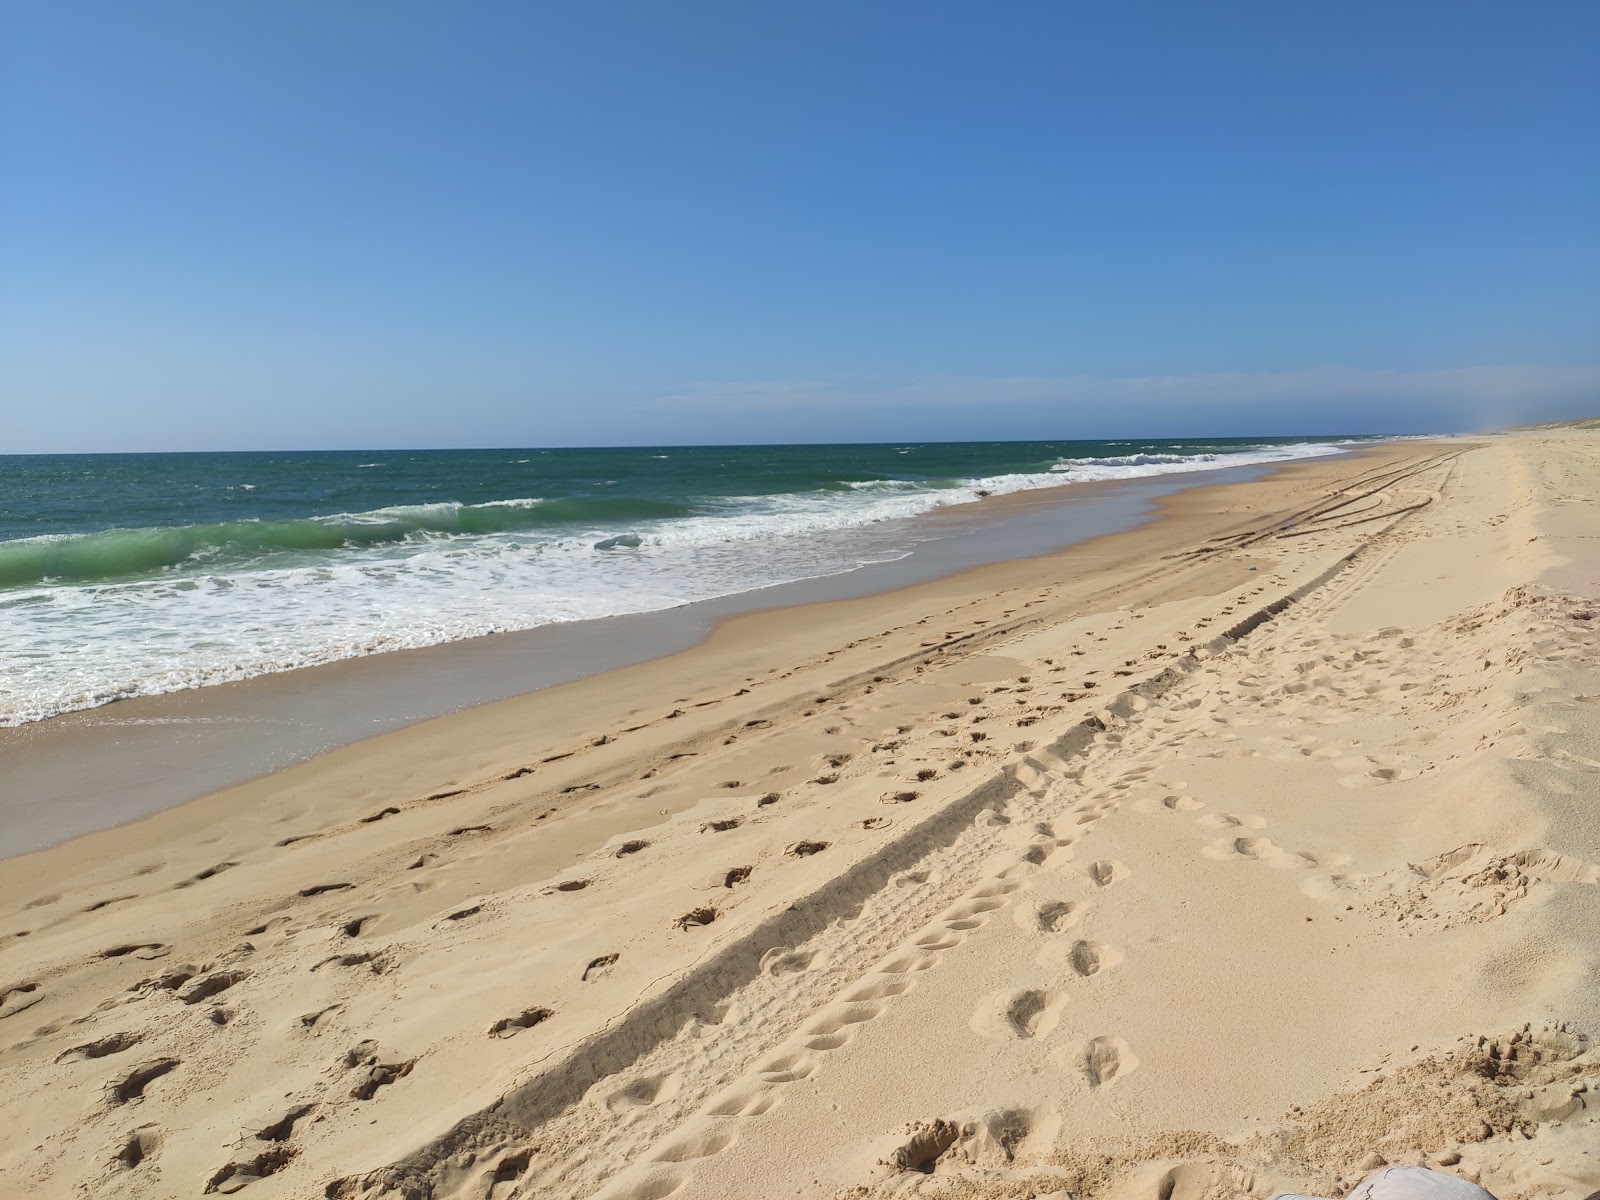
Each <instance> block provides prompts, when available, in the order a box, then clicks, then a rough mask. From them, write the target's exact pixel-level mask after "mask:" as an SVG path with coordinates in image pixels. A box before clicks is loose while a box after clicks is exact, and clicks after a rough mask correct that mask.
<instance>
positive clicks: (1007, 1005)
mask: <svg viewBox="0 0 1600 1200" xmlns="http://www.w3.org/2000/svg"><path fill="white" fill-rule="evenodd" d="M1066 1002H1067V997H1066V995H1065V994H1064V993H1062V992H1057V991H1053V990H1050V989H1047V988H1021V989H1007V990H1005V991H1000V992H994V993H991V994H990V995H988V996H986V997H984V999H983V1001H982V1002H981V1003H980V1004H979V1005H978V1008H977V1010H976V1011H975V1012H974V1013H973V1014H972V1020H971V1021H970V1022H969V1024H970V1026H971V1028H972V1031H973V1032H974V1033H977V1034H981V1035H982V1036H984V1037H994V1038H1039V1037H1045V1036H1046V1035H1048V1034H1049V1033H1050V1031H1051V1030H1052V1029H1054V1028H1055V1027H1056V1022H1057V1021H1058V1020H1059V1019H1060V1014H1061V1009H1062V1008H1063V1007H1064V1006H1065V1005H1066Z"/></svg>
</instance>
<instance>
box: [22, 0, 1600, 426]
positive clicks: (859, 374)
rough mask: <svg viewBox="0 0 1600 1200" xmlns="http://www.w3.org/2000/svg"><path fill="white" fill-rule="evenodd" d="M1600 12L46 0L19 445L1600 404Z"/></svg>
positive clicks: (29, 7) (1156, 419) (1395, 415)
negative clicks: (89, 0) (48, 0)
mask: <svg viewBox="0 0 1600 1200" xmlns="http://www.w3.org/2000/svg"><path fill="white" fill-rule="evenodd" d="M1597 61H1600V4H1596V3H1592V2H1590V0H1576V2H1573V3H1560V2H1541V0H1507V2H1504V3H1475V2H1471V0H1436V2H1433V3H1419V2H1406V0H1385V2H1382V3H1364V2H1354V3H1351V2H1334V0H1328V2H1326V3H1283V2H1282V0H1271V2H1260V3H1255V2H1238V3H1221V2H1214V3H1208V2H1204V0H1181V2H1173V3H1165V4H1151V3H1116V4H1105V3H1093V4H1090V3H1065V2H1063V0H1047V2H1040V3H1031V2H1011V3H1007V2H998V0H997V2H984V3H977V2H974V3H942V2H939V0H919V2H917V3H887V2H872V0H852V2H850V3H827V2H809V3H799V4H796V3H788V4H776V3H764V2H762V0H727V2H717V3H709V2H696V0H684V2H679V3H660V2H650V3H634V4H617V3H608V2H606V0H574V2H567V3H560V4H537V3H450V4H446V3H442V2H440V3H427V4H425V3H410V2H406V0H381V2H371V3H361V2H354V0H341V2H339V3H327V2H325V0H316V2H306V0H272V2H271V3H266V2H249V0H244V2H237V3H232V2H230V3H222V4H218V3H212V2H210V0H207V2H204V3H202V2H200V0H195V2H192V3H163V2H160V0H149V2H143V3H137V4H130V3H123V2H121V0H117V2H114V3H82V2H76V0H52V2H51V3H48V4H45V3H33V2H26V0H3V2H0V452H3V451H7V450H13V451H47V450H103V449H111V450H115V449H129V450H142V449H162V448H171V449H206V448H215V449H227V448H252V447H322V446H329V447H337V446H349V447H366V446H385V447H390V446H452V445H454V446H460V445H466V446H472V445H511V444H516V445H537V444H544V445H553V444H596V443H629V442H635V443H636V442H680V443H681V442H703V441H775V440H791V439H792V440H806V441H829V440H875V439H882V438H895V439H900V438H911V437H919V436H920V437H929V438H965V437H997V438H999V437H1070V436H1112V435H1121V434H1150V435H1159V434H1162V433H1172V434H1191V433H1217V434H1222V433H1252V432H1260V433H1292V432H1311V431H1346V430H1348V431H1357V430H1372V431H1383V430H1434V429H1441V428H1462V427H1469V426H1475V425H1480V424H1482V423H1484V422H1488V421H1495V420H1506V419H1533V418H1553V417H1559V416H1563V415H1578V414H1581V413H1594V412H1600V70H1597V69H1596V66H1595V64H1596V62H1597Z"/></svg>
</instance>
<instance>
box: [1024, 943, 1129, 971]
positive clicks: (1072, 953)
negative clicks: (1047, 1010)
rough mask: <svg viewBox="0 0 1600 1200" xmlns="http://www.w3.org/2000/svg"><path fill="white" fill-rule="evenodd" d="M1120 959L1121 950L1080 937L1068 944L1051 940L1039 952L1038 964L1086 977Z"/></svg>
mask: <svg viewBox="0 0 1600 1200" xmlns="http://www.w3.org/2000/svg"><path fill="white" fill-rule="evenodd" d="M1121 961H1122V951H1120V950H1118V949H1117V948H1116V947H1115V946H1107V945H1106V944H1105V943H1104V942H1096V941H1091V940H1089V939H1087V938H1080V939H1079V940H1077V941H1075V942H1073V943H1071V944H1070V945H1067V944H1064V943H1061V942H1051V943H1050V944H1049V945H1047V946H1046V947H1045V948H1044V949H1043V950H1041V951H1040V952H1039V965H1040V966H1042V967H1045V968H1046V969H1049V970H1065V971H1071V972H1072V973H1073V974H1074V975H1078V976H1081V977H1082V978H1084V979H1088V978H1089V977H1091V976H1094V975H1098V974H1100V972H1102V971H1105V970H1108V969H1109V968H1111V967H1114V966H1116V965H1117V964H1118V963H1119V962H1121Z"/></svg>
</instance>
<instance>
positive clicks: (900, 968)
mask: <svg viewBox="0 0 1600 1200" xmlns="http://www.w3.org/2000/svg"><path fill="white" fill-rule="evenodd" d="M938 965H939V955H937V954H934V953H932V952H930V951H924V952H922V953H920V954H899V955H896V956H895V957H894V958H891V959H890V960H889V961H888V962H886V963H884V964H883V965H882V966H880V967H879V968H878V970H879V971H881V972H883V973H884V974H885V975H909V974H911V973H912V972H914V971H926V970H927V969H928V968H929V967H937V966H938Z"/></svg>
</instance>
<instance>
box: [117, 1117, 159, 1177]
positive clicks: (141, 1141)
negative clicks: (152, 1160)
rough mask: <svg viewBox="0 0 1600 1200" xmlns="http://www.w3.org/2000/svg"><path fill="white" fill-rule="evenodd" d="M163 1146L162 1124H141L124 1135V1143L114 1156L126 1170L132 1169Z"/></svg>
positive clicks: (118, 1163)
mask: <svg viewBox="0 0 1600 1200" xmlns="http://www.w3.org/2000/svg"><path fill="white" fill-rule="evenodd" d="M160 1146H161V1126H159V1125H141V1126H139V1127H138V1128H137V1129H131V1130H129V1131H128V1132H127V1133H126V1134H124V1135H123V1138H122V1145H121V1146H119V1147H118V1148H117V1152H116V1154H114V1155H113V1156H112V1157H113V1158H114V1159H115V1160H116V1163H117V1165H118V1166H119V1167H121V1168H122V1169H123V1170H125V1171H131V1170H133V1168H134V1167H137V1166H138V1165H139V1164H140V1163H142V1162H144V1160H145V1159H147V1158H149V1157H150V1156H151V1155H152V1154H154V1153H155V1152H156V1150H157V1149H159V1148H160Z"/></svg>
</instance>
